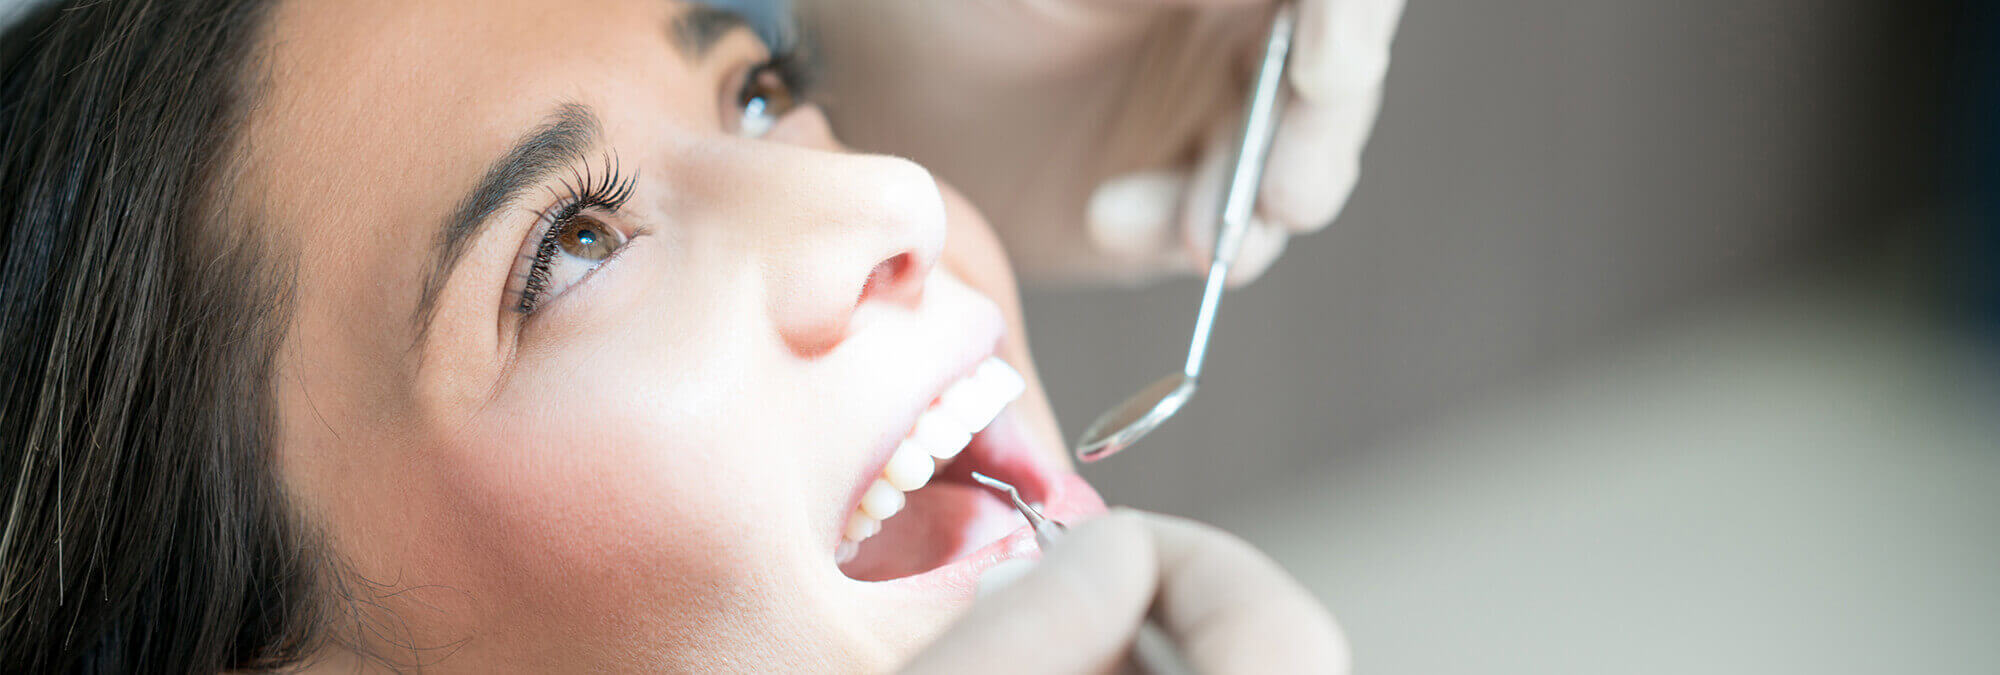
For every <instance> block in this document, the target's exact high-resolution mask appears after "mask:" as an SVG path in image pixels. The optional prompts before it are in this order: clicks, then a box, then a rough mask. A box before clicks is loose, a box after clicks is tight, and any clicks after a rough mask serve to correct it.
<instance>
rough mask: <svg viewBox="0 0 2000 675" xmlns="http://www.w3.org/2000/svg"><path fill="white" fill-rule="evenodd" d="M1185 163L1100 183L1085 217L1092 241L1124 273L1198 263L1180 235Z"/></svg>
mask: <svg viewBox="0 0 2000 675" xmlns="http://www.w3.org/2000/svg"><path fill="white" fill-rule="evenodd" d="M1188 174H1189V170H1188V169H1185V168H1172V169H1156V170H1148V171H1136V172H1133V173H1128V174H1124V175H1121V176H1116V177H1113V178H1111V179H1110V180H1106V181H1104V182H1103V183H1101V184H1099V185H1098V187H1097V190H1096V191H1095V192H1093V193H1091V196H1090V201H1089V203H1088V206H1087V207H1086V213H1085V218H1084V224H1085V229H1086V231H1087V233H1088V234H1089V236H1090V241H1091V244H1092V245H1094V246H1096V248H1097V250H1098V252H1099V253H1100V254H1102V255H1103V256H1104V258H1105V259H1106V262H1107V264H1109V265H1112V266H1115V267H1118V268H1122V269H1123V271H1124V272H1125V273H1124V274H1123V275H1122V276H1129V277H1135V280H1137V278H1143V277H1147V276H1156V275H1159V274H1163V273H1167V272H1185V271H1188V270H1191V269H1193V268H1194V261H1193V259H1192V258H1190V257H1189V256H1188V254H1187V251H1186V249H1185V248H1184V247H1183V245H1182V238H1181V236H1180V227H1179V226H1180V210H1181V202H1182V199H1183V198H1184V196H1185V195H1186V192H1187V186H1188V180H1189V175H1188Z"/></svg>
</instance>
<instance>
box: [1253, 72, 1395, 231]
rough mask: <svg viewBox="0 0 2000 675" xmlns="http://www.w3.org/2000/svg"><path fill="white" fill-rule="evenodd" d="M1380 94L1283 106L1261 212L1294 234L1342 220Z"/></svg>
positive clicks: (1260, 198)
mask: <svg viewBox="0 0 2000 675" xmlns="http://www.w3.org/2000/svg"><path fill="white" fill-rule="evenodd" d="M1380 102H1381V90H1380V89H1371V90H1367V91H1360V92H1355V94H1354V95H1353V96H1351V97H1349V98H1347V99H1344V100H1341V101H1337V102H1328V103H1308V102H1306V101H1302V100H1294V101H1291V102H1290V103H1288V104H1286V106H1285V113H1284V117H1283V118H1282V119H1281V120H1280V122H1279V124H1278V132H1277V136H1276V138H1275V139H1274V141H1273V142H1272V144H1271V155H1270V157H1269V158H1268V159H1267V160H1266V162H1265V163H1264V181H1263V184H1261V185H1259V186H1258V200H1257V208H1258V209H1259V210H1260V211H1262V212H1263V213H1264V214H1265V215H1266V216H1268V217H1270V218H1271V219H1272V220H1274V221H1277V222H1278V223H1280V224H1282V225H1284V226H1285V228H1286V229H1288V230H1290V231H1292V232H1298V233H1305V232H1315V231H1318V230H1319V229H1321V228H1324V227H1326V226H1327V224H1328V223H1331V222H1333V220H1334V219H1335V218H1337V217H1339V215H1340V211H1341V209H1342V208H1344V207H1345V206H1346V205H1347V199H1348V197H1349V195H1352V194H1353V192H1354V183H1355V180H1356V179H1358V178H1359V177H1360V167H1361V151H1362V149H1363V148H1364V147H1365V146H1366V144H1367V142H1368V133H1369V131H1370V129H1372V128H1373V127H1374V126H1375V114H1376V112H1377V111H1378V110H1379V109H1380V107H1381V106H1380Z"/></svg>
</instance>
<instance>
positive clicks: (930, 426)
mask: <svg viewBox="0 0 2000 675" xmlns="http://www.w3.org/2000/svg"><path fill="white" fill-rule="evenodd" d="M1027 389H1028V383H1027V380H1026V379H1024V378H1022V377H1021V374H1020V373H1018V372H1015V371H1014V368H1013V367H1012V366H1009V365H1007V362H1006V361H1003V360H1001V359H1000V358H999V357H997V356H996V357H988V358H987V359H986V360H985V361H982V362H980V364H979V367H977V368H975V369H973V371H972V373H971V374H969V375H966V376H965V377H964V378H961V379H960V380H959V381H957V382H954V383H952V385H951V386H950V387H948V388H946V389H945V392H944V394H942V395H940V396H939V397H938V400H937V403H936V404H934V405H932V406H931V408H930V409H929V410H926V411H924V413H923V414H922V415H919V416H918V417H917V421H916V423H915V424H914V425H912V427H911V428H910V433H909V435H908V436H906V437H905V438H904V439H903V441H902V443H900V444H898V445H897V446H896V451H895V452H894V453H892V454H890V455H889V462H888V463H887V464H885V465H884V466H883V467H882V475H881V477H880V478H878V479H876V480H875V482H873V483H870V484H869V485H868V489H867V490H865V491H863V492H862V494H861V503H860V504H859V505H857V506H856V508H855V512H854V513H853V514H851V515H850V516H849V517H848V521H847V524H846V527H845V528H844V530H843V531H842V533H841V534H842V536H841V542H840V546H839V547H838V548H836V549H835V550H834V558H835V560H836V561H838V562H842V563H845V562H847V561H849V560H852V559H853V558H854V556H855V554H856V553H857V552H858V551H859V548H860V542H861V541H862V540H865V539H867V538H869V537H872V536H875V534H876V533H878V532H881V531H882V521H884V520H888V519H889V517H890V516H893V515H896V513H897V512H899V511H902V510H903V506H904V504H905V501H906V499H905V498H904V497H903V493H905V492H910V491H914V490H916V489H918V488H922V487H923V486H924V485H925V484H928V483H929V482H930V480H931V476H932V474H933V473H935V472H936V470H937V468H938V467H939V466H941V465H943V464H945V463H948V462H950V461H951V460H952V459H953V458H955V457H957V456H958V454H959V453H960V452H964V451H965V446H966V445H967V444H969V443H971V442H972V434H973V433H975V432H978V431H980V430H982V429H985V428H986V427H987V425H989V424H992V423H993V419H994V418H995V417H998V416H999V415H1000V412H1001V411H1002V410H1005V409H1006V408H1007V405H1008V404H1009V403H1013V402H1014V400H1015V399H1018V398H1020V397H1021V394H1022V393H1023V392H1025V391H1027ZM933 458H936V461H934V460H933Z"/></svg>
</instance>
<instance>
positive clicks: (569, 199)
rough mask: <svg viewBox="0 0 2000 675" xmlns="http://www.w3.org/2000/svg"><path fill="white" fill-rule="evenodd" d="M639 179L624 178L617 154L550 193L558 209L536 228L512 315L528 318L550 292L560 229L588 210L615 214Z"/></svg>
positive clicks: (586, 167)
mask: <svg viewBox="0 0 2000 675" xmlns="http://www.w3.org/2000/svg"><path fill="white" fill-rule="evenodd" d="M638 179H639V174H638V172H636V171H635V172H633V173H632V174H631V175H630V176H627V175H626V174H625V172H624V170H623V167H622V166H620V165H619V163H618V156H617V155H616V154H607V155H605V157H604V161H603V166H602V169H601V170H597V171H593V170H592V169H591V167H590V165H588V164H585V165H582V166H581V168H578V169H576V170H575V171H573V172H572V173H571V174H570V178H569V179H568V180H565V181H563V187H562V191H561V192H557V191H553V190H552V191H551V193H550V194H551V196H553V197H555V198H556V202H555V203H556V204H557V206H556V207H555V208H553V209H550V210H549V211H548V212H547V213H546V214H544V215H543V216H542V222H541V223H540V224H539V225H537V227H539V228H540V229H541V231H542V234H541V239H540V240H538V241H537V242H536V243H535V252H534V254H533V263H532V264H531V265H530V266H529V267H528V274H527V278H526V279H525V280H524V281H523V282H522V283H521V299H520V301H519V302H518V303H516V304H515V306H514V310H515V311H517V312H520V313H522V314H531V313H533V312H534V311H535V308H536V307H538V306H540V305H541V303H542V301H543V299H544V297H543V296H545V295H546V294H547V292H548V288H549V269H550V267H551V266H552V265H554V263H555V259H556V255H557V253H558V250H557V246H558V242H557V237H558V235H560V234H561V233H562V231H563V228H564V227H565V226H567V225H569V224H570V222H571V221H573V220H575V219H576V218H577V217H578V216H579V215H581V214H582V213H583V212H584V211H585V210H588V209H593V208H596V209H603V210H605V211H609V212H613V213H616V212H617V211H618V208H619V207H621V206H624V205H625V202H626V201H627V200H629V199H631V198H632V190H633V188H634V186H636V185H637V184H638Z"/></svg>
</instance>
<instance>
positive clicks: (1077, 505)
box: [870, 472, 1105, 601]
mask: <svg viewBox="0 0 2000 675" xmlns="http://www.w3.org/2000/svg"><path fill="white" fill-rule="evenodd" d="M1045 484H1046V485H1047V486H1048V495H1047V497H1046V498H1045V500H1044V501H1045V503H1044V504H1043V506H1042V508H1041V511H1042V515H1045V516H1048V517H1049V518H1051V519H1054V520H1056V521H1058V522H1062V523H1067V524H1075V523H1079V522H1082V521H1085V520H1088V519H1089V518H1091V517H1093V516H1096V515H1099V514H1102V513H1104V512H1105V506H1104V498H1103V497H1102V496H1100V495H1098V494H1097V489H1096V488H1093V487H1091V486H1090V483H1087V482H1085V481H1084V480H1083V477H1082V476H1079V475H1076V474H1074V473H1066V472H1065V473H1063V474H1062V475H1059V476H1051V477H1049V478H1048V480H1047V482H1046V483H1045ZM1040 556H1041V550H1040V548H1039V547H1038V546H1037V545H1036V544H1035V531H1034V528H1031V527H1028V526H1027V525H1022V526H1021V527H1020V528H1017V529H1015V530H1014V531H1013V532H1009V533H1007V535H1006V536H1003V537H1001V538H999V539H996V540H994V541H993V542H991V543H988V544H986V545H985V546H981V547H979V548H978V549H976V550H974V551H973V552H972V553H970V554H967V555H965V556H963V557H960V558H959V559H957V560H953V561H951V562H949V563H945V564H944V566H942V567H938V568H936V569H933V570H931V571H928V572H924V573H921V574H915V575H911V576H907V577H903V578H900V579H891V580H888V581H877V582H870V583H875V584H881V585H884V586H888V587H892V588H896V589H898V590H913V591H923V592H925V593H926V594H933V593H934V594H942V595H946V596H952V597H956V598H960V599H963V600H968V601H969V600H971V599H972V597H973V596H974V594H975V593H976V592H977V590H978V588H979V576H980V575H981V574H983V573H985V571H986V570H987V569H988V568H991V567H993V566H994V565H997V564H1000V563H1001V562H1002V561H1006V560H1012V559H1015V558H1039V557H1040Z"/></svg>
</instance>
